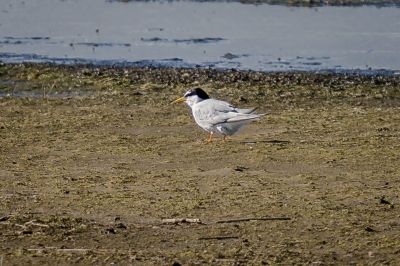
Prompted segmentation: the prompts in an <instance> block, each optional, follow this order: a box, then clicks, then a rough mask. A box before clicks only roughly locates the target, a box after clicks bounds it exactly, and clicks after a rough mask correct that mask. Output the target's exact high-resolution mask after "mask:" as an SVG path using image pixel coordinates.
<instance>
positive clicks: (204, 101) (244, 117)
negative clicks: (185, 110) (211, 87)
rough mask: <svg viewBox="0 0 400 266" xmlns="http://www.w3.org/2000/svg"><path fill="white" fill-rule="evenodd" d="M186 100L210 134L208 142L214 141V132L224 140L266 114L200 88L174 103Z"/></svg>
mask: <svg viewBox="0 0 400 266" xmlns="http://www.w3.org/2000/svg"><path fill="white" fill-rule="evenodd" d="M180 102H185V103H186V104H187V105H188V106H189V107H190V108H191V109H192V114H193V118H194V120H195V122H196V123H197V124H198V125H199V126H200V127H201V128H202V129H204V130H205V131H207V132H209V133H210V135H209V137H208V139H207V142H211V141H212V137H213V134H214V133H218V134H221V135H222V136H223V141H225V139H226V136H231V135H233V134H235V133H236V132H238V131H239V129H241V128H242V127H243V126H245V125H246V124H248V123H250V122H252V121H256V120H258V119H260V118H261V117H263V116H264V115H266V114H254V113H253V112H254V111H255V110H256V108H251V109H240V108H236V107H234V106H232V105H231V104H230V103H227V102H224V101H220V100H216V99H212V98H210V97H209V96H208V94H207V93H206V92H205V91H203V90H202V89H200V88H195V89H192V90H189V91H187V92H186V93H185V95H184V96H183V97H180V98H178V99H176V100H175V101H173V102H172V103H180Z"/></svg>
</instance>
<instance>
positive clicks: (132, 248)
mask: <svg viewBox="0 0 400 266" xmlns="http://www.w3.org/2000/svg"><path fill="white" fill-rule="evenodd" d="M399 80H400V77H399V76H387V77H384V76H370V77H368V76H351V75H347V76H346V75H334V74H307V73H270V74H267V73H257V72H238V71H214V70H205V69H192V70H189V69H152V68H95V67H89V66H74V67H62V66H52V65H29V64H26V65H8V64H6V65H4V64H2V65H0V93H1V97H0V108H1V116H0V183H1V186H0V196H1V205H0V243H1V244H0V261H1V263H2V264H3V265H39V264H40V265H55V264H57V265H71V264H77V265H88V264H95V265H105V264H119V265H127V264H134V265H168V264H170V265H171V264H173V263H175V265H179V264H182V265H196V264H200V265H202V264H205V265H210V264H212V265H249V264H250V265H260V264H282V265H288V264H317V265H318V264H324V265H325V264H360V265H366V264H367V265H376V264H388V265H397V264H399V263H400V259H399V258H400V256H399V254H400V239H399V237H398V236H399V235H400V223H399V218H400V212H399V195H400V179H399V176H400V170H399V167H398V162H399V160H400V153H399V150H400V112H399V109H400V108H399V107H400V85H399V84H400V82H399ZM194 86H201V87H202V88H204V89H205V90H206V91H207V92H209V94H210V95H212V96H214V97H216V98H220V99H224V100H228V101H230V102H232V103H233V104H235V105H238V106H241V107H253V106H258V107H259V112H267V113H269V115H268V116H267V117H265V118H264V119H262V120H261V121H259V122H256V123H253V124H251V125H249V126H248V127H247V128H246V129H245V130H244V131H243V132H242V133H241V134H239V135H236V136H233V137H232V138H231V139H230V140H229V141H228V142H226V143H221V142H220V139H216V140H215V142H213V143H211V144H205V143H204V140H205V139H206V137H207V134H206V132H204V131H202V130H201V129H200V128H198V127H197V126H196V125H195V124H194V123H193V121H192V118H191V116H190V113H189V110H188V108H187V107H186V106H184V105H172V104H170V102H171V101H172V100H174V99H176V98H177V97H179V96H181V95H182V94H183V93H184V92H185V91H186V90H187V89H188V88H191V87H194ZM265 218H268V219H265ZM269 218H278V219H276V220H274V219H269ZM165 219H174V220H165ZM182 219H188V220H182ZM232 220H233V221H232ZM178 263H179V264H178Z"/></svg>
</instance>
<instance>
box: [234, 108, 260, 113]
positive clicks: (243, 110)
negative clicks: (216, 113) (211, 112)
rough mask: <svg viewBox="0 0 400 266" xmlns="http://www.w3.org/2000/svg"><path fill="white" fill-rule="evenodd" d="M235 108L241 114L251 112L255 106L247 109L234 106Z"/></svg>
mask: <svg viewBox="0 0 400 266" xmlns="http://www.w3.org/2000/svg"><path fill="white" fill-rule="evenodd" d="M235 110H236V111H237V112H238V113H242V114H252V113H253V112H254V111H255V110H257V107H254V108H249V109H243V108H235Z"/></svg>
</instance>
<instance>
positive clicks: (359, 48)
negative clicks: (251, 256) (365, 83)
mask: <svg viewBox="0 0 400 266" xmlns="http://www.w3.org/2000/svg"><path fill="white" fill-rule="evenodd" d="M0 13H1V16H0V60H2V61H4V62H56V63H67V64H71V63H72V64H73V63H94V64H106V65H108V64H110V65H112V64H126V65H140V66H143V65H155V66H177V67H179V66H183V67H195V66H203V67H213V68H236V69H251V70H262V71H277V70H279V71H281V70H306V71H317V70H327V69H328V70H335V71H345V70H355V69H358V70H366V71H378V70H381V69H384V70H389V71H390V70H393V71H395V72H396V71H397V70H399V69H400V9H399V8H396V7H380V8H377V7H373V6H361V7H318V8H307V7H287V6H275V5H245V4H240V3H232V2H231V3H229V2H186V1H178V2H128V3H124V2H118V1H100V0H85V1H77V0H64V1H59V0H30V1H19V0H3V1H2V5H1V7H0Z"/></svg>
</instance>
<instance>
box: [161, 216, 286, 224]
mask: <svg viewBox="0 0 400 266" xmlns="http://www.w3.org/2000/svg"><path fill="white" fill-rule="evenodd" d="M288 220H290V218H289V217H249V218H237V219H227V220H218V221H215V222H209V223H205V222H203V221H201V220H200V219H191V218H171V219H163V220H161V223H162V224H183V223H188V224H206V225H207V224H222V223H240V222H249V221H288Z"/></svg>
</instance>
